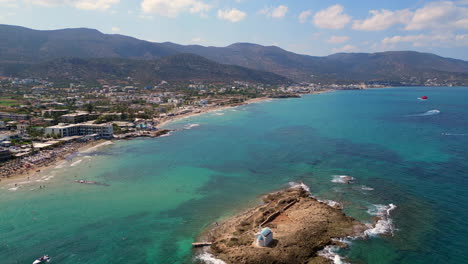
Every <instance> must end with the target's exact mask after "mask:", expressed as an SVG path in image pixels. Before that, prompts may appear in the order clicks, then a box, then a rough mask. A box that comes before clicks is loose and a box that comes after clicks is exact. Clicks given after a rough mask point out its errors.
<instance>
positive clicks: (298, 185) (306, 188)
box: [289, 182, 310, 193]
mask: <svg viewBox="0 0 468 264" xmlns="http://www.w3.org/2000/svg"><path fill="white" fill-rule="evenodd" d="M289 186H290V187H291V188H302V189H303V190H304V191H306V192H308V193H310V187H309V186H307V184H305V183H303V182H300V183H298V182H289Z"/></svg>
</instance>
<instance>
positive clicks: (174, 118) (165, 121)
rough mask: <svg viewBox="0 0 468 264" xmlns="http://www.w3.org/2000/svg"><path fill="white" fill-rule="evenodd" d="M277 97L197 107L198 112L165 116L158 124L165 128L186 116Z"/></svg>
mask: <svg viewBox="0 0 468 264" xmlns="http://www.w3.org/2000/svg"><path fill="white" fill-rule="evenodd" d="M275 99H277V98H270V97H258V98H253V99H249V100H247V101H245V102H242V103H239V104H232V105H217V106H209V107H205V108H199V109H197V112H195V113H194V112H190V113H187V114H181V115H177V116H172V117H166V118H163V119H161V120H160V122H159V124H158V127H160V128H164V126H167V125H169V124H171V123H173V122H176V121H179V120H182V119H186V118H190V117H194V116H199V115H203V114H207V113H210V112H215V111H221V110H225V109H229V108H235V107H238V106H241V105H248V104H253V103H258V102H264V101H269V100H275Z"/></svg>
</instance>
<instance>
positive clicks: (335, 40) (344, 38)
mask: <svg viewBox="0 0 468 264" xmlns="http://www.w3.org/2000/svg"><path fill="white" fill-rule="evenodd" d="M348 40H349V37H347V36H331V37H330V38H329V39H328V40H327V42H328V43H343V42H346V41H348Z"/></svg>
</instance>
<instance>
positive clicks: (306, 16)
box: [299, 10, 312, 23]
mask: <svg viewBox="0 0 468 264" xmlns="http://www.w3.org/2000/svg"><path fill="white" fill-rule="evenodd" d="M311 15H312V10H306V11H304V12H302V13H300V14H299V22H301V23H305V22H307V19H309V17H310V16H311Z"/></svg>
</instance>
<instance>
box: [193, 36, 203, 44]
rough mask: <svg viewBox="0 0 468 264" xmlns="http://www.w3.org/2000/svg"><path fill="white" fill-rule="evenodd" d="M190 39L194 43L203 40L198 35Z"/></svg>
mask: <svg viewBox="0 0 468 264" xmlns="http://www.w3.org/2000/svg"><path fill="white" fill-rule="evenodd" d="M191 41H192V42H194V43H200V42H203V41H204V40H203V39H202V38H200V37H194V38H192V39H191Z"/></svg>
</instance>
